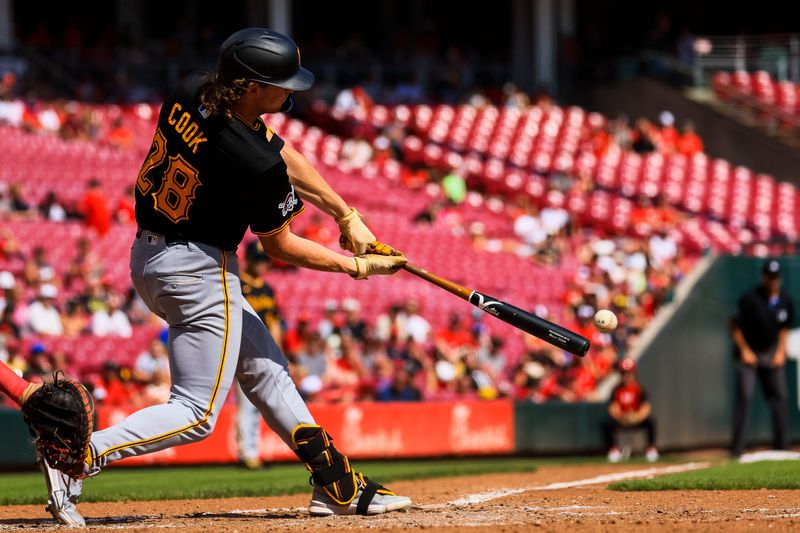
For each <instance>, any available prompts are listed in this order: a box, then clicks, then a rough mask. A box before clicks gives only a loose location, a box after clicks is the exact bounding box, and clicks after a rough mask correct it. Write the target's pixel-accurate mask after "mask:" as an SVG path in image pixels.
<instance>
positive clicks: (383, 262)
mask: <svg viewBox="0 0 800 533" xmlns="http://www.w3.org/2000/svg"><path fill="white" fill-rule="evenodd" d="M369 248H370V252H374V253H368V254H364V255H357V256H355V257H354V258H353V259H355V261H356V270H357V271H358V272H357V273H356V274H355V275H354V276H353V278H355V279H367V278H368V277H369V276H391V275H392V274H394V273H395V272H397V271H398V270H400V268H402V266H403V265H405V264H406V263H408V259H406V256H405V255H403V252H398V251H397V250H395V249H394V248H392V247H391V246H389V245H387V244H383V243H380V242H377V241H373V242H371V243H370V245H369Z"/></svg>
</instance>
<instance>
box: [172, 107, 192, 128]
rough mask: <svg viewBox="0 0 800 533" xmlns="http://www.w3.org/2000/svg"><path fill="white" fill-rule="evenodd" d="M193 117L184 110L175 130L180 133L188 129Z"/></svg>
mask: <svg viewBox="0 0 800 533" xmlns="http://www.w3.org/2000/svg"><path fill="white" fill-rule="evenodd" d="M191 119H192V117H191V116H190V115H189V113H187V112H186V111H184V112H183V115H181V118H179V119H178V123H177V124H175V131H177V132H178V133H183V130H185V129H186V126H187V125H188V124H189V121H190V120H191Z"/></svg>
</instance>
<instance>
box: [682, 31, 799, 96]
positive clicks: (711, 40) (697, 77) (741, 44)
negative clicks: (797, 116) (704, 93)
mask: <svg viewBox="0 0 800 533" xmlns="http://www.w3.org/2000/svg"><path fill="white" fill-rule="evenodd" d="M692 47H693V52H694V58H693V63H692V69H693V72H694V84H695V86H698V87H700V86H707V85H708V84H709V80H710V76H709V73H711V72H715V71H720V70H728V71H737V70H744V71H755V70H764V71H766V72H769V73H770V74H771V75H772V76H773V77H774V78H776V79H777V80H778V81H785V80H791V81H793V82H795V83H798V82H800V34H794V33H791V34H771V35H758V36H701V37H695V38H694V41H693V46H692Z"/></svg>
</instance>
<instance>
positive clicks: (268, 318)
mask: <svg viewBox="0 0 800 533" xmlns="http://www.w3.org/2000/svg"><path fill="white" fill-rule="evenodd" d="M239 279H240V280H241V282H242V295H243V296H244V298H245V300H247V301H248V302H249V303H250V305H252V306H253V310H254V311H255V312H256V313H257V314H258V316H259V317H260V318H261V321H262V322H264V324H266V325H267V327H272V325H273V324H275V323H277V322H280V319H281V315H280V311H279V310H278V304H277V303H276V301H275V291H274V290H273V289H272V287H271V286H270V285H269V284H268V283H267V282H266V281H264V280H263V279H261V278H254V277H252V276H250V275H249V274H247V273H246V272H240V273H239Z"/></svg>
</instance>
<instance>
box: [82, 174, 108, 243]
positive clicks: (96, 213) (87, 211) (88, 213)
mask: <svg viewBox="0 0 800 533" xmlns="http://www.w3.org/2000/svg"><path fill="white" fill-rule="evenodd" d="M78 211H79V212H80V213H81V215H82V216H83V221H84V224H86V226H88V227H90V228H94V229H95V230H96V231H97V233H98V234H100V235H105V234H106V233H108V230H109V229H111V208H110V206H109V202H108V198H107V197H106V194H105V193H104V192H103V189H102V188H101V187H100V182H99V181H97V180H96V179H95V178H92V179H90V180H89V183H88V184H87V186H86V192H85V193H84V195H83V198H81V201H80V203H79V205H78Z"/></svg>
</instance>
